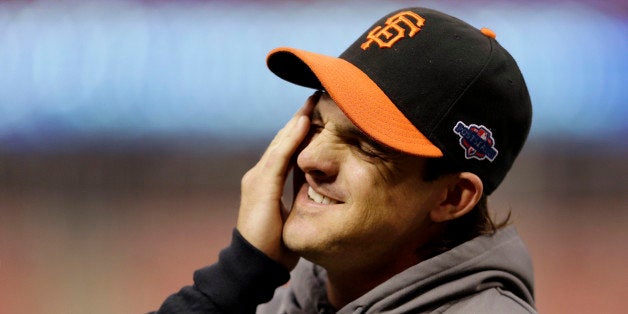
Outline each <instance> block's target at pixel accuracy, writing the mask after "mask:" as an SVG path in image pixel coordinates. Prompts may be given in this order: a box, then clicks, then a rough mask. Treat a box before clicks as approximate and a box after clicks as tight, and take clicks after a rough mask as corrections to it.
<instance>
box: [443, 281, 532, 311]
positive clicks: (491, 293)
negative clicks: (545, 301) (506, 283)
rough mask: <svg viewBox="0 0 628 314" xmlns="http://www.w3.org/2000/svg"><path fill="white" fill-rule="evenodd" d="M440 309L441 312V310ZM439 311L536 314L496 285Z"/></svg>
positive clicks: (521, 301)
mask: <svg viewBox="0 0 628 314" xmlns="http://www.w3.org/2000/svg"><path fill="white" fill-rule="evenodd" d="M441 311H442V312H441ZM437 312H439V313H447V314H454V313H509V314H536V313H537V312H536V310H535V309H534V308H533V307H532V306H530V304H528V303H527V302H525V301H524V300H522V299H521V298H519V297H517V296H516V295H515V294H514V293H512V292H510V291H508V290H504V289H502V288H499V287H496V288H493V289H487V290H484V291H482V292H480V293H478V294H476V295H473V296H470V297H468V298H465V299H462V300H460V301H459V302H456V303H454V304H449V305H446V306H444V308H441V309H440V310H439V311H437Z"/></svg>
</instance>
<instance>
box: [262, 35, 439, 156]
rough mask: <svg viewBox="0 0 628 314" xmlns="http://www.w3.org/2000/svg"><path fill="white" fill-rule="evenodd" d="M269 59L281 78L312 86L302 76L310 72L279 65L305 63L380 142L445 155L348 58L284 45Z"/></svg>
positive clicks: (353, 118) (357, 122) (420, 153)
mask: <svg viewBox="0 0 628 314" xmlns="http://www.w3.org/2000/svg"><path fill="white" fill-rule="evenodd" d="M279 58H281V59H279ZM286 58H287V59H286ZM271 59H272V60H271ZM295 59H296V60H295ZM267 62H268V66H269V68H270V69H271V70H272V71H273V72H274V73H275V74H277V75H278V76H280V77H281V78H283V79H285V80H287V81H290V82H293V83H296V84H300V85H305V86H308V85H309V84H308V83H304V82H311V81H312V80H313V79H314V78H308V77H305V78H304V77H300V76H303V75H304V74H307V72H303V71H292V72H291V69H292V70H294V69H298V67H291V66H288V67H286V68H282V69H278V68H279V66H278V64H288V65H296V64H298V63H299V62H301V63H304V64H305V65H306V66H307V67H308V68H309V69H310V70H311V71H312V73H313V74H314V75H315V76H316V78H317V79H318V81H319V82H320V84H321V85H322V87H323V88H324V89H325V91H327V93H328V94H329V96H330V97H331V98H332V99H333V100H334V101H335V102H336V104H337V105H338V107H340V109H341V110H342V111H343V112H344V113H345V115H346V116H347V117H348V118H349V119H350V120H351V121H352V122H353V123H354V124H355V125H356V126H357V127H358V128H359V129H360V130H362V131H363V132H364V133H366V134H367V135H369V136H370V137H372V138H373V139H374V140H376V141H377V142H379V143H382V144H384V145H386V146H389V147H391V148H393V149H396V150H399V151H401V152H404V153H408V154H411V155H417V156H424V157H442V156H443V153H442V152H441V150H440V149H439V148H438V147H436V146H435V145H434V144H432V143H431V142H430V140H428V139H427V137H425V135H423V134H422V133H421V132H420V131H419V130H418V129H417V128H416V127H415V126H414V125H413V124H412V123H411V122H410V121H409V120H408V119H407V118H406V117H405V116H404V115H403V113H402V112H401V111H399V109H398V108H397V106H395V105H394V104H393V102H392V101H391V100H390V99H389V98H388V97H387V96H386V94H384V92H383V91H382V90H381V89H380V88H379V87H378V86H377V84H375V82H373V81H372V80H371V79H370V78H369V77H368V76H367V75H366V74H365V73H364V72H362V71H361V70H360V69H359V68H357V67H356V66H354V65H353V64H351V63H349V62H348V61H346V60H343V59H340V58H335V57H330V56H326V55H322V54H317V53H312V52H308V51H304V50H300V49H294V48H287V47H281V48H276V49H274V50H272V51H271V52H270V53H269V54H268V58H267ZM275 62H278V63H275ZM295 62H297V63H295ZM301 70H302V68H301ZM294 72H298V73H294ZM310 87H313V86H310Z"/></svg>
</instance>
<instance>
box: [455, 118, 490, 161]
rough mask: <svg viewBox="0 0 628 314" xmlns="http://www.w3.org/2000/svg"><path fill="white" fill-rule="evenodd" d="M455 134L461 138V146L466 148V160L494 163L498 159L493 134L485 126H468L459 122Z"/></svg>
mask: <svg viewBox="0 0 628 314" xmlns="http://www.w3.org/2000/svg"><path fill="white" fill-rule="evenodd" d="M454 133H456V134H458V136H460V146H462V148H464V151H465V158H467V159H471V158H475V159H478V160H483V159H488V160H489V161H491V162H492V161H493V160H495V157H497V153H498V151H497V149H496V148H495V140H494V139H493V134H492V133H491V131H490V130H489V129H487V128H486V127H485V126H483V125H475V124H470V125H469V126H467V125H465V124H464V123H462V121H458V123H457V124H456V126H455V127H454Z"/></svg>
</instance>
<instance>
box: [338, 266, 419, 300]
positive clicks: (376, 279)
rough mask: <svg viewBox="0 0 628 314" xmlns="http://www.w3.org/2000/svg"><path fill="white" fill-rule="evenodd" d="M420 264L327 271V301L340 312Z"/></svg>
mask: <svg viewBox="0 0 628 314" xmlns="http://www.w3.org/2000/svg"><path fill="white" fill-rule="evenodd" d="M418 262H419V260H406V262H405V263H403V262H402V263H395V265H391V264H387V265H384V267H372V268H365V269H363V270H355V269H352V270H351V271H347V270H346V269H345V270H334V269H327V283H326V287H327V299H328V301H329V303H330V304H331V305H332V306H333V307H334V308H335V309H336V310H339V309H341V308H343V307H344V306H345V305H347V304H349V303H350V302H352V301H354V300H356V299H357V298H359V297H361V296H362V295H364V294H365V293H367V292H369V291H370V290H372V289H373V288H375V287H377V286H378V285H380V284H382V283H383V282H385V281H386V280H388V279H390V278H391V277H393V276H394V275H396V274H398V273H400V272H402V271H404V270H405V269H407V268H409V267H411V266H413V265H416V264H417V263H418Z"/></svg>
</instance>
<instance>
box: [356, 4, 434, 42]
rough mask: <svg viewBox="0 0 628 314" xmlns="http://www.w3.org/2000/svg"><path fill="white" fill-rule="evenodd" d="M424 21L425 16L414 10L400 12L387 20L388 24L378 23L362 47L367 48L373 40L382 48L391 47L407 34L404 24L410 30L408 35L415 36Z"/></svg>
mask: <svg viewBox="0 0 628 314" xmlns="http://www.w3.org/2000/svg"><path fill="white" fill-rule="evenodd" d="M424 22H425V19H424V18H422V17H421V16H420V15H418V14H416V13H414V12H412V11H403V12H399V13H397V14H395V15H393V16H391V17H389V18H388V19H387V20H386V22H385V24H386V26H384V27H382V26H379V25H378V26H376V27H375V28H373V29H372V30H371V31H370V32H369V34H368V35H367V36H366V39H367V40H366V41H365V42H364V43H363V44H362V45H361V46H360V48H362V50H366V49H368V48H369V46H370V45H371V43H372V42H376V43H377V44H378V45H379V47H380V48H390V47H392V46H393V45H394V44H395V43H396V42H397V41H399V40H400V39H401V38H404V37H405V36H406V29H405V28H403V27H402V26H403V25H405V26H406V27H407V28H408V30H409V31H410V33H409V34H408V36H410V37H413V36H414V35H415V34H416V33H418V32H419V31H420V30H421V27H422V26H423V23H424Z"/></svg>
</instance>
